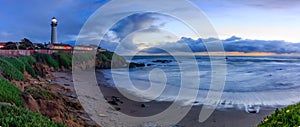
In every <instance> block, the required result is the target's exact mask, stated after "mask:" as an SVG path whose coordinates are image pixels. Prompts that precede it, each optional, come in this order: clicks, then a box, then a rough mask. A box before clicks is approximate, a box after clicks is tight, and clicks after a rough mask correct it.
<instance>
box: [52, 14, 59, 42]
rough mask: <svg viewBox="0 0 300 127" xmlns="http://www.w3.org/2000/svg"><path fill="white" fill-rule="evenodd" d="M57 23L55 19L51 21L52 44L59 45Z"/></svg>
mask: <svg viewBox="0 0 300 127" xmlns="http://www.w3.org/2000/svg"><path fill="white" fill-rule="evenodd" d="M57 23H58V22H57V19H56V18H55V17H53V18H52V20H51V44H55V43H57V31H56V26H57Z"/></svg>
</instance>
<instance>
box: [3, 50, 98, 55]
mask: <svg viewBox="0 0 300 127" xmlns="http://www.w3.org/2000/svg"><path fill="white" fill-rule="evenodd" d="M34 52H39V53H43V54H52V53H56V52H61V53H93V52H94V51H84V50H74V51H73V50H48V49H40V50H0V56H29V55H31V54H33V53H34Z"/></svg>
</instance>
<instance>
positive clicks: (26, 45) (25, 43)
mask: <svg viewBox="0 0 300 127" xmlns="http://www.w3.org/2000/svg"><path fill="white" fill-rule="evenodd" d="M19 49H34V45H33V43H32V42H31V41H30V40H29V39H27V38H24V39H22V40H21V42H20V46H19Z"/></svg>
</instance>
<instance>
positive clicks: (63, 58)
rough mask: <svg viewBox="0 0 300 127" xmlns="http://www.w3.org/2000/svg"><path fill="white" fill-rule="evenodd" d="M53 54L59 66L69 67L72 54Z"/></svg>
mask: <svg viewBox="0 0 300 127" xmlns="http://www.w3.org/2000/svg"><path fill="white" fill-rule="evenodd" d="M53 56H54V57H55V58H56V59H57V61H58V63H59V66H60V67H62V66H63V67H65V68H68V69H70V68H71V67H72V55H71V54H67V53H54V54H53Z"/></svg>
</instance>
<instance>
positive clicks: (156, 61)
mask: <svg viewBox="0 0 300 127" xmlns="http://www.w3.org/2000/svg"><path fill="white" fill-rule="evenodd" d="M152 62H154V63H171V62H172V60H154V61H152Z"/></svg>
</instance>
